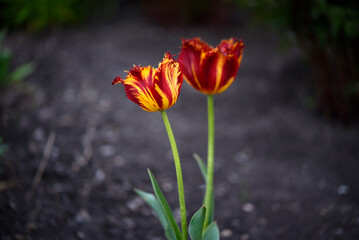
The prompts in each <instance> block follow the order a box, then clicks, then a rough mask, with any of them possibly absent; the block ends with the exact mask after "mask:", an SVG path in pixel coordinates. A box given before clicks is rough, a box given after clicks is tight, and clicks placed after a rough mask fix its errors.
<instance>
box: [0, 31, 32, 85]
mask: <svg viewBox="0 0 359 240" xmlns="http://www.w3.org/2000/svg"><path fill="white" fill-rule="evenodd" d="M4 37H5V30H1V31H0V89H1V88H5V87H7V86H9V85H10V84H11V83H14V82H17V81H20V80H22V79H23V78H25V77H27V76H28V75H29V74H31V72H32V70H33V65H32V64H31V63H27V64H23V65H21V66H19V67H17V68H15V70H13V71H10V63H11V52H10V50H9V49H7V48H4V47H3V46H2V42H3V40H4Z"/></svg>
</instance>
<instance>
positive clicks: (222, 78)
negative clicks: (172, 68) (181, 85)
mask: <svg viewBox="0 0 359 240" xmlns="http://www.w3.org/2000/svg"><path fill="white" fill-rule="evenodd" d="M243 48H244V45H243V42H242V41H241V40H240V41H237V40H236V39H235V38H230V39H227V40H222V42H221V43H220V44H219V45H218V47H216V48H213V47H211V46H209V45H208V44H206V43H205V42H203V41H201V40H200V39H199V38H193V39H188V40H182V48H181V53H180V55H179V57H178V62H179V64H180V68H181V71H182V73H183V75H184V78H185V79H186V81H187V82H188V83H189V84H190V85H191V86H192V87H194V88H195V89H197V90H198V91H200V92H202V93H205V94H218V93H221V92H223V91H224V90H226V89H227V88H228V87H229V86H230V85H231V84H232V82H233V81H234V79H235V76H236V74H237V72H238V68H239V66H240V63H241V60H242V53H243Z"/></svg>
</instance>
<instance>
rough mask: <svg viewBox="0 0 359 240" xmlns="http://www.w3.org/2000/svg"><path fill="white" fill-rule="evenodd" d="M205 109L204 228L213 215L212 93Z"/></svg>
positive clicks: (208, 96) (208, 97)
mask: <svg viewBox="0 0 359 240" xmlns="http://www.w3.org/2000/svg"><path fill="white" fill-rule="evenodd" d="M207 109H208V152H207V181H206V193H205V197H204V203H205V205H206V207H207V209H208V210H209V211H206V216H205V221H204V225H203V227H204V228H206V227H207V226H208V225H209V224H210V222H209V221H210V216H211V215H212V216H213V215H214V213H213V212H212V211H213V209H214V206H211V205H212V204H213V202H214V201H213V199H212V198H214V194H213V172H214V104H213V95H207Z"/></svg>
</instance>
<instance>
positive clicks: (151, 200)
mask: <svg viewBox="0 0 359 240" xmlns="http://www.w3.org/2000/svg"><path fill="white" fill-rule="evenodd" d="M135 192H136V193H137V194H138V195H139V196H140V197H141V198H142V199H143V200H144V201H145V202H146V203H147V204H148V205H149V206H150V207H151V208H152V209H153V211H154V212H155V213H156V215H157V217H158V219H159V220H160V222H161V224H162V227H163V229H164V231H165V235H166V237H167V239H169V240H175V239H176V236H175V233H174V232H173V230H172V228H171V227H170V226H169V224H170V223H169V222H168V220H167V218H166V215H165V213H164V211H163V209H162V207H161V204H160V203H159V202H158V201H157V199H156V197H155V196H154V195H153V194H152V193H147V192H144V191H141V190H139V189H135Z"/></svg>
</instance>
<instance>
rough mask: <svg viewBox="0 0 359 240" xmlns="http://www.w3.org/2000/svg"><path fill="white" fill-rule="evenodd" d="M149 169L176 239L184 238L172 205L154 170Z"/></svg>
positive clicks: (157, 195)
mask: <svg viewBox="0 0 359 240" xmlns="http://www.w3.org/2000/svg"><path fill="white" fill-rule="evenodd" d="M147 171H148V175H149V176H150V179H151V183H152V187H153V190H154V192H155V195H156V197H157V200H158V201H159V203H160V204H161V206H162V209H163V212H164V213H165V216H166V218H167V220H168V221H169V226H171V227H172V229H173V231H174V233H175V236H176V239H177V240H181V239H182V234H181V231H180V229H179V227H178V225H177V223H176V220H175V218H174V216H173V214H172V211H171V208H170V206H169V205H168V203H167V200H166V198H165V196H164V195H163V193H162V191H161V189H160V187H159V185H158V183H157V181H156V179H155V177H154V176H153V174H152V172H151V170H150V169H147Z"/></svg>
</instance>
